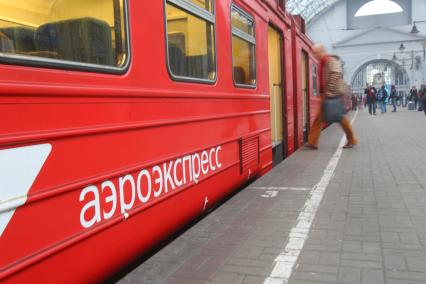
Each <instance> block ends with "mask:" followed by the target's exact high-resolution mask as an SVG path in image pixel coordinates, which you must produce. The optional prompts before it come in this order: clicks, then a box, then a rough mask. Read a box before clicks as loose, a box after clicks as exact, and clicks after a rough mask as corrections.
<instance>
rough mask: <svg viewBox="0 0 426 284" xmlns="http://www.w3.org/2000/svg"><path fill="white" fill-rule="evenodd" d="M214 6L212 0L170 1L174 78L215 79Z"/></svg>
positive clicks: (169, 44)
mask: <svg viewBox="0 0 426 284" xmlns="http://www.w3.org/2000/svg"><path fill="white" fill-rule="evenodd" d="M172 3H173V4H172ZM181 6H182V7H181ZM183 6H184V7H183ZM212 10H213V3H212V1H209V0H191V1H190V0H169V1H167V4H166V17H167V51H168V52H167V54H168V63H169V70H170V72H171V74H172V76H173V77H174V78H177V79H183V80H185V79H189V80H194V79H196V80H199V81H207V82H209V81H213V80H215V78H216V55H215V41H214V40H215V37H214V15H213V14H212V13H211V12H212Z"/></svg>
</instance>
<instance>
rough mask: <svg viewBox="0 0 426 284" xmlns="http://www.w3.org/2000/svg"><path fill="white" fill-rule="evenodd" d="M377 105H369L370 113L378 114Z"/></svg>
mask: <svg viewBox="0 0 426 284" xmlns="http://www.w3.org/2000/svg"><path fill="white" fill-rule="evenodd" d="M376 107H377V106H376V103H368V113H369V114H376Z"/></svg>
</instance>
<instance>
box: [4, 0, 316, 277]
mask: <svg viewBox="0 0 426 284" xmlns="http://www.w3.org/2000/svg"><path fill="white" fill-rule="evenodd" d="M310 44H311V42H310V41H309V40H308V38H307V37H306V36H305V35H304V33H303V30H301V28H300V26H298V25H297V23H296V21H295V20H294V18H293V17H292V16H290V15H289V14H287V13H286V12H285V10H284V1H275V0H263V1H261V0H256V1H254V0H252V1H248V0H235V1H231V0H220V1H219V0H217V1H214V0H164V1H149V5H148V4H147V1H134V0H97V1H87V0H85V1H83V0H62V1H54V0H33V1H25V3H23V2H22V3H21V2H19V1H11V2H10V1H2V2H0V74H1V75H0V92H1V97H0V118H1V119H0V121H1V122H0V251H1V253H0V282H8V283H32V282H34V281H37V282H40V283H43V282H45V283H51V282H55V283H56V282H58V283H85V282H97V281H101V280H103V279H106V278H107V277H109V276H110V275H111V274H112V273H114V272H115V271H117V270H119V269H120V268H122V267H123V266H124V265H126V263H129V262H130V261H131V260H133V259H135V258H136V257H138V256H139V255H141V254H142V253H144V252H147V251H148V250H149V249H150V248H152V247H153V246H154V245H155V244H158V243H159V242H160V241H161V240H163V239H165V238H167V237H168V236H170V235H171V234H173V232H175V231H176V230H178V229H179V228H181V227H182V226H183V225H185V224H187V223H188V222H189V221H190V220H192V219H194V218H196V217H197V216H200V215H202V214H204V213H205V212H206V211H207V210H209V209H210V208H212V207H214V206H215V205H216V204H217V203H218V202H219V201H220V200H222V199H223V198H224V197H225V196H227V195H229V194H230V193H231V192H232V191H234V190H235V189H237V188H239V187H241V186H242V185H244V184H246V183H247V182H249V181H251V180H252V179H254V178H256V177H259V176H261V175H263V174H265V173H266V172H268V171H269V170H270V169H271V168H272V166H273V165H274V164H276V163H278V162H280V161H282V160H283V159H284V158H285V157H286V156H287V155H289V154H291V153H292V152H294V151H295V149H297V148H298V147H300V145H301V143H302V142H303V137H304V133H303V131H304V130H303V129H304V127H305V125H308V124H309V122H307V118H306V117H309V115H311V116H314V115H315V112H316V110H315V106H316V105H317V104H318V100H317V96H316V94H317V93H318V91H317V87H316V86H317V79H316V78H317V76H316V67H315V61H314V60H313V59H312V56H311V55H310ZM295 48H297V50H296V51H295ZM297 53H298V54H299V55H298V57H297V58H299V59H295V58H294V55H295V54H297ZM302 54H304V56H305V57H302V58H304V59H302V60H304V61H303V62H304V63H303V64H302V66H304V67H303V68H305V69H303V70H304V71H302V69H301V68H300V66H301V65H300V64H299V62H300V56H302ZM303 72H305V73H303ZM301 73H303V74H304V76H301V75H300V74H301ZM308 74H310V75H308ZM300 78H305V79H304V80H305V81H304V82H303V83H301V82H299V80H302V79H300ZM295 81H297V82H295ZM301 90H304V92H305V93H304V95H303V96H302V95H301ZM306 90H308V91H306ZM313 106H314V107H313ZM306 115H307V116H306ZM305 116H306V117H305ZM301 138H302V140H300V139H301Z"/></svg>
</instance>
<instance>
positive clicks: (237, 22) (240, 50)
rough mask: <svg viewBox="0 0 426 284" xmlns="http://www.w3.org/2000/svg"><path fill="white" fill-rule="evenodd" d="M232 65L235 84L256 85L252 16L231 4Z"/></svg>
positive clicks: (254, 40)
mask: <svg viewBox="0 0 426 284" xmlns="http://www.w3.org/2000/svg"><path fill="white" fill-rule="evenodd" d="M231 22H232V65H233V77H234V83H235V84H236V85H237V86H246V87H255V86H256V38H255V32H254V21H253V18H252V17H251V16H250V15H249V14H247V13H246V12H244V11H243V10H241V9H240V8H238V7H236V6H234V5H233V6H232V11H231Z"/></svg>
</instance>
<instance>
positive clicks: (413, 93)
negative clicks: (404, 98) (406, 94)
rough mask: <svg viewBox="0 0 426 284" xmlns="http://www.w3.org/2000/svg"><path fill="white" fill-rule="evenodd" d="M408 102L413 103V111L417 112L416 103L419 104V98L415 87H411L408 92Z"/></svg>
mask: <svg viewBox="0 0 426 284" xmlns="http://www.w3.org/2000/svg"><path fill="white" fill-rule="evenodd" d="M410 101H413V102H414V110H417V103H418V102H419V97H418V92H417V88H416V86H413V87H412V88H411V90H410Z"/></svg>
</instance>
